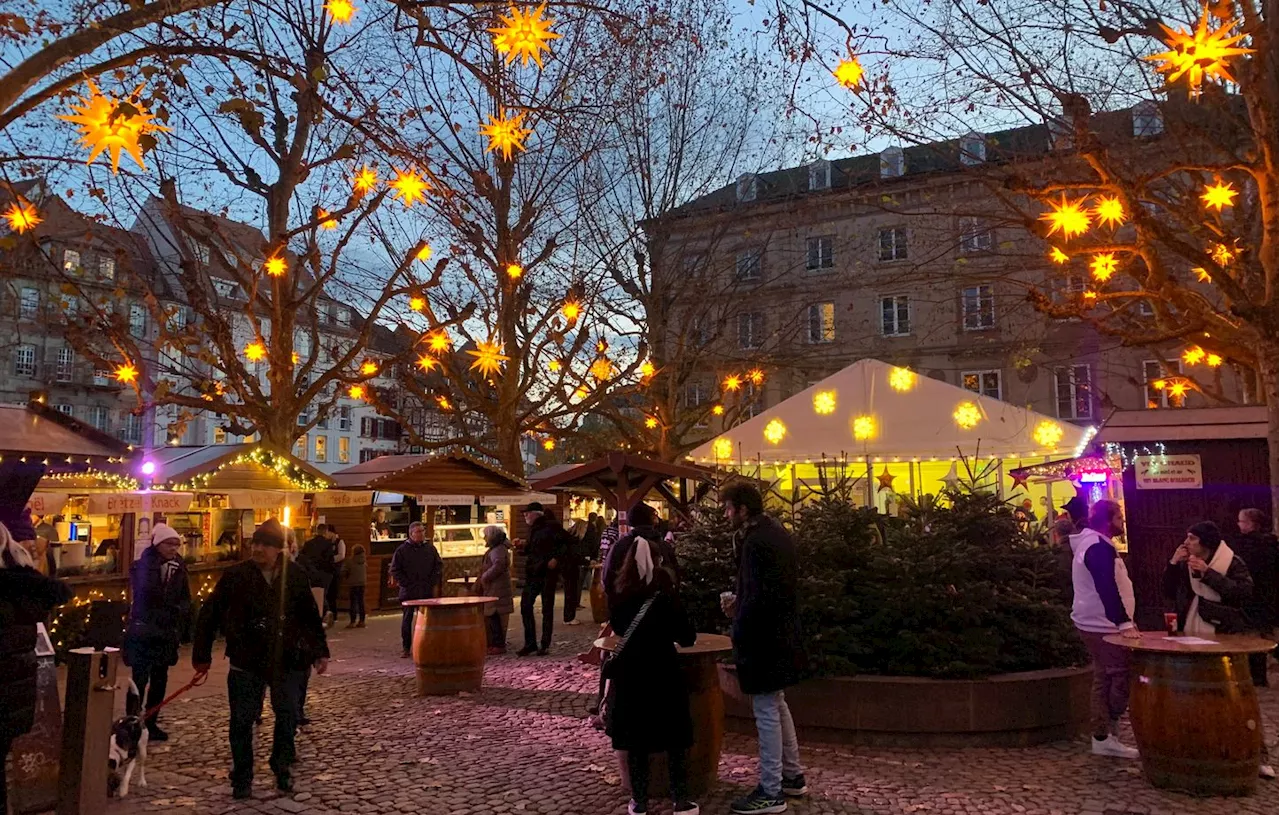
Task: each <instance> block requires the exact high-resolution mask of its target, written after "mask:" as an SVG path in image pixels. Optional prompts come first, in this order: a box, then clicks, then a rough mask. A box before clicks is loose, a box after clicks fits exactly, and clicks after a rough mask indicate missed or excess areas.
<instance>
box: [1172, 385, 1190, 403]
mask: <svg viewBox="0 0 1280 815" xmlns="http://www.w3.org/2000/svg"><path fill="white" fill-rule="evenodd" d="M1168 390H1169V401H1171V402H1173V403H1174V404H1175V405H1180V404H1182V400H1183V398H1184V397H1186V395H1187V383H1186V382H1184V381H1181V380H1179V381H1176V382H1170V383H1169V385H1168Z"/></svg>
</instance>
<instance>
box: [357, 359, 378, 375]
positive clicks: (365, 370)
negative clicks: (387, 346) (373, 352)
mask: <svg viewBox="0 0 1280 815" xmlns="http://www.w3.org/2000/svg"><path fill="white" fill-rule="evenodd" d="M377 372H378V363H376V362H374V361H373V360H371V359H367V360H365V361H364V362H362V363H360V375H361V376H373V375H374V374H376V373H377Z"/></svg>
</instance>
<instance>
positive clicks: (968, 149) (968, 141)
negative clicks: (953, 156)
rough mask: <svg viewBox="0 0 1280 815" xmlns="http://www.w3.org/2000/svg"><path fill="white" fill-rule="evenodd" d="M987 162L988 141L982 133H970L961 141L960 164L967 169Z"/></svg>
mask: <svg viewBox="0 0 1280 815" xmlns="http://www.w3.org/2000/svg"><path fill="white" fill-rule="evenodd" d="M986 160H987V140H986V138H985V137H983V135H982V134H981V133H969V134H968V135H966V136H963V137H961V139H960V163H961V164H963V165H965V166H966V167H972V166H974V165H977V164H982V163H983V162H984V161H986Z"/></svg>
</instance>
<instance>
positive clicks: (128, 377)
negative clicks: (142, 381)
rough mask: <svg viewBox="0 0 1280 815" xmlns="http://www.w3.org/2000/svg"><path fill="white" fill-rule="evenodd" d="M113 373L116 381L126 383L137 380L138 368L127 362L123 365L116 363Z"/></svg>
mask: <svg viewBox="0 0 1280 815" xmlns="http://www.w3.org/2000/svg"><path fill="white" fill-rule="evenodd" d="M114 375H115V378H116V381H117V382H124V383H126V384H127V383H130V382H137V381H138V369H137V368H135V367H133V365H132V364H131V363H128V362H126V363H124V364H123V365H117V366H116V371H115V374H114Z"/></svg>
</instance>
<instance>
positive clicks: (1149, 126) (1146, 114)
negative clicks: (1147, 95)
mask: <svg viewBox="0 0 1280 815" xmlns="http://www.w3.org/2000/svg"><path fill="white" fill-rule="evenodd" d="M1130 113H1131V115H1132V116H1133V135H1134V136H1135V137H1138V138H1141V137H1144V136H1159V135H1160V134H1161V133H1163V132H1164V117H1163V116H1162V115H1160V108H1159V107H1158V106H1157V105H1156V103H1155V102H1139V103H1138V104H1136V105H1134V106H1133V108H1132V110H1131V111H1130Z"/></svg>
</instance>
